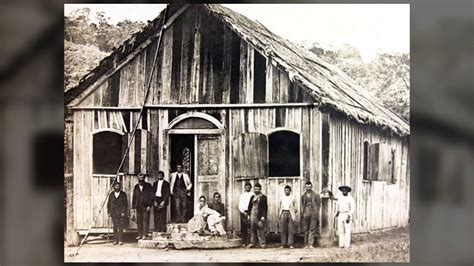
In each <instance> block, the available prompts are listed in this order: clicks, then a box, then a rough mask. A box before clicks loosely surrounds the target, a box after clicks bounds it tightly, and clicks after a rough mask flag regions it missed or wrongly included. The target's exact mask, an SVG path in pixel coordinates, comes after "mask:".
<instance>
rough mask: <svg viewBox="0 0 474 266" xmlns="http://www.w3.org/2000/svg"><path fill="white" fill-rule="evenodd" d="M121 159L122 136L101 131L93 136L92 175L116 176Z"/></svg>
mask: <svg viewBox="0 0 474 266" xmlns="http://www.w3.org/2000/svg"><path fill="white" fill-rule="evenodd" d="M121 159H122V135H120V134H118V133H115V132H111V131H103V132H99V133H96V134H94V137H93V149H92V161H93V173H94V174H104V175H105V174H116V172H117V168H118V167H119V165H120V161H121Z"/></svg>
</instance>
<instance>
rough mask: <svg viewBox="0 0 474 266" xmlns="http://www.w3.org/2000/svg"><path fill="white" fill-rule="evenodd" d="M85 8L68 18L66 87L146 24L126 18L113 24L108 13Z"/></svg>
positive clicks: (65, 30) (66, 32)
mask: <svg viewBox="0 0 474 266" xmlns="http://www.w3.org/2000/svg"><path fill="white" fill-rule="evenodd" d="M91 16H92V14H91V10H90V9H89V8H81V9H78V10H76V11H74V12H72V13H71V14H70V15H68V16H65V17H64V83H65V90H68V89H70V88H72V87H74V86H76V85H77V84H78V82H79V80H80V79H81V78H82V77H83V76H84V75H85V74H87V73H88V72H89V71H90V70H92V69H93V68H94V67H95V66H97V65H98V63H99V62H100V59H102V58H104V57H105V56H107V55H108V54H109V53H110V52H112V50H113V49H114V47H118V46H119V45H120V44H121V43H122V42H124V41H125V40H127V39H128V38H130V36H131V34H132V33H135V32H137V31H139V30H140V29H141V28H143V27H144V26H145V23H143V22H140V21H131V20H124V21H121V22H118V23H117V24H116V25H113V24H112V23H111V22H110V18H109V17H108V16H107V15H106V13H104V12H97V13H96V14H95V20H94V22H93V21H91Z"/></svg>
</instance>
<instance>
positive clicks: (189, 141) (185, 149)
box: [170, 134, 195, 222]
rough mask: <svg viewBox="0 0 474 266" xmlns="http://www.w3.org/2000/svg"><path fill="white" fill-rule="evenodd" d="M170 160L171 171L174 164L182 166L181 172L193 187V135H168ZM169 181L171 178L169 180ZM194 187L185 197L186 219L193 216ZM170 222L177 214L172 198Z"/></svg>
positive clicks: (174, 220)
mask: <svg viewBox="0 0 474 266" xmlns="http://www.w3.org/2000/svg"><path fill="white" fill-rule="evenodd" d="M170 142H171V143H170V144H171V149H170V154H171V158H170V162H171V165H170V166H171V167H170V169H171V171H172V172H175V171H176V165H178V164H181V165H182V166H183V172H185V173H186V174H188V175H189V178H190V179H191V182H192V183H193V188H194V186H195V182H194V180H195V177H194V167H195V166H194V135H189V134H172V135H170ZM170 181H171V180H170ZM193 199H194V189H191V196H189V197H188V198H187V211H186V216H185V217H186V221H188V220H189V219H191V218H192V217H193V213H194V200H193ZM170 203H171V213H170V214H171V222H176V218H177V214H176V211H175V210H176V208H175V205H174V200H171V202H170Z"/></svg>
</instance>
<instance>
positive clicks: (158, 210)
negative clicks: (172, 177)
mask: <svg viewBox="0 0 474 266" xmlns="http://www.w3.org/2000/svg"><path fill="white" fill-rule="evenodd" d="M164 177H165V173H164V172H163V171H159V172H158V180H157V181H156V182H155V183H153V192H154V196H155V197H154V203H153V212H154V215H153V220H154V223H155V230H156V231H158V232H166V209H167V208H166V207H167V206H168V202H169V196H170V184H169V183H168V182H167V181H166V180H164Z"/></svg>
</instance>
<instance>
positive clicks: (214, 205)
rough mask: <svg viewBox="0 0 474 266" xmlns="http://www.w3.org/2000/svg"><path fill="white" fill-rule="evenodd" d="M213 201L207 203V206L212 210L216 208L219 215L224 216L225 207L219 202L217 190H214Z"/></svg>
mask: <svg viewBox="0 0 474 266" xmlns="http://www.w3.org/2000/svg"><path fill="white" fill-rule="evenodd" d="M212 198H213V200H214V201H213V202H212V203H209V204H208V205H207V206H208V207H209V208H211V209H213V210H216V211H217V212H218V213H219V214H220V215H221V216H225V207H224V204H223V203H222V202H221V194H220V193H219V192H214V196H213V197H212Z"/></svg>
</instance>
